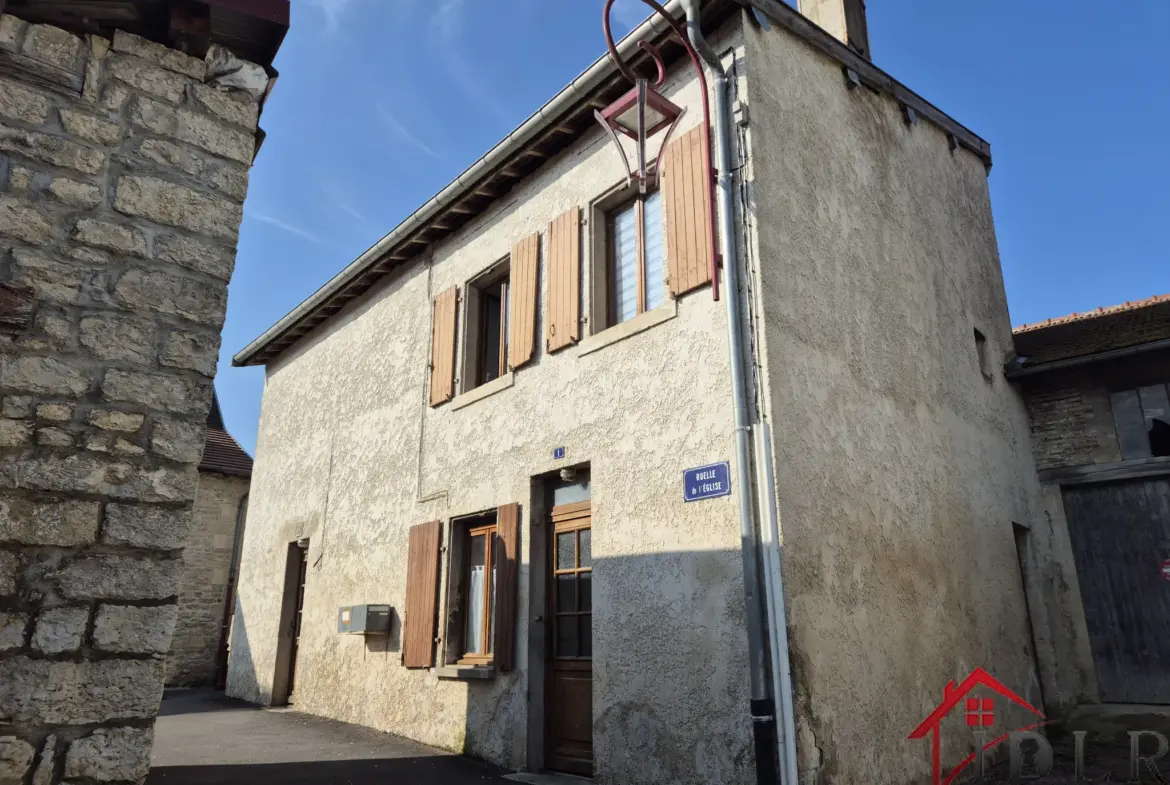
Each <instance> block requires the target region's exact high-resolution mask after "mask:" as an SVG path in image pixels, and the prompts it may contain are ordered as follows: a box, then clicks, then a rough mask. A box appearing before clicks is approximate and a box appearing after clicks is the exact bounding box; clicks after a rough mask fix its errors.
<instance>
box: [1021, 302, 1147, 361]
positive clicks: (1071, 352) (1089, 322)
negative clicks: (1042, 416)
mask: <svg viewBox="0 0 1170 785" xmlns="http://www.w3.org/2000/svg"><path fill="white" fill-rule="evenodd" d="M1013 332H1014V336H1015V346H1016V354H1017V355H1018V356H1019V358H1020V363H1019V364H1020V365H1021V366H1022V367H1035V366H1040V365H1046V364H1049V363H1056V362H1060V361H1063V360H1071V359H1073V358H1078V357H1088V356H1091V355H1096V354H1102V353H1104V352H1111V351H1116V350H1118V349H1128V348H1130V347H1134V346H1141V345H1143V344H1150V343H1153V342H1155V341H1165V340H1170V294H1161V295H1157V296H1156V297H1149V298H1147V299H1145V300H1138V301H1137V302H1128V303H1123V304H1121V305H1113V306H1110V307H1108V308H1098V309H1097V310H1095V311H1088V312H1086V313H1073V314H1069V315H1068V316H1061V317H1058V318H1055V319H1047V320H1045V321H1043V322H1036V323H1035V324H1025V325H1021V326H1020V327H1017V328H1015V330H1014V331H1013Z"/></svg>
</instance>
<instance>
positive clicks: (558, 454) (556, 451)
mask: <svg viewBox="0 0 1170 785" xmlns="http://www.w3.org/2000/svg"><path fill="white" fill-rule="evenodd" d="M564 457H565V448H564V447H554V448H553V460H554V461H559V460H560V459H561V458H564Z"/></svg>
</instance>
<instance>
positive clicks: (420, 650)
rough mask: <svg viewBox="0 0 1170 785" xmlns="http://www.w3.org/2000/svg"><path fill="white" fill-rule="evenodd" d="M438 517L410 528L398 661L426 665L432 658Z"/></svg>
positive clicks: (411, 665)
mask: <svg viewBox="0 0 1170 785" xmlns="http://www.w3.org/2000/svg"><path fill="white" fill-rule="evenodd" d="M441 539H442V524H441V523H440V522H439V521H431V522H430V523H420V524H419V525H418V526H412V527H411V528H410V538H409V548H408V556H407V565H406V615H405V617H404V618H403V622H402V664H403V665H405V666H406V667H407V668H429V667H431V665H433V664H434V661H435V630H436V629H437V622H438V615H439V542H440V540H441Z"/></svg>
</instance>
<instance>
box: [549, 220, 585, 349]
mask: <svg viewBox="0 0 1170 785" xmlns="http://www.w3.org/2000/svg"><path fill="white" fill-rule="evenodd" d="M545 333H546V335H545V347H546V348H547V349H548V351H550V352H555V351H556V350H557V349H563V348H565V347H566V346H570V345H572V344H574V343H576V342H577V341H578V340H580V338H581V209H580V208H578V207H574V208H573V209H572V210H569V212H567V213H565V214H564V215H562V216H560V217H559V218H557V219H556V220H554V221H553V222H552V223H550V224H549V225H548V325H547V327H546V328H545Z"/></svg>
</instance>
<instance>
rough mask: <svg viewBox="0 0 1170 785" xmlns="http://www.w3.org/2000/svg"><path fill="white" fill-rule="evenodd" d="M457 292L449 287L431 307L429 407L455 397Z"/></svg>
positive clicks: (454, 288)
mask: <svg viewBox="0 0 1170 785" xmlns="http://www.w3.org/2000/svg"><path fill="white" fill-rule="evenodd" d="M458 303H459V290H458V289H457V288H456V287H454V286H452V287H451V288H450V289H448V290H447V291H445V292H443V293H442V294H440V295H439V296H438V297H436V298H435V302H434V303H433V304H432V306H431V406H438V405H439V404H440V403H442V402H443V401H449V400H451V397H452V396H453V395H455V318H456V317H455V312H456V309H457V307H458Z"/></svg>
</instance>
